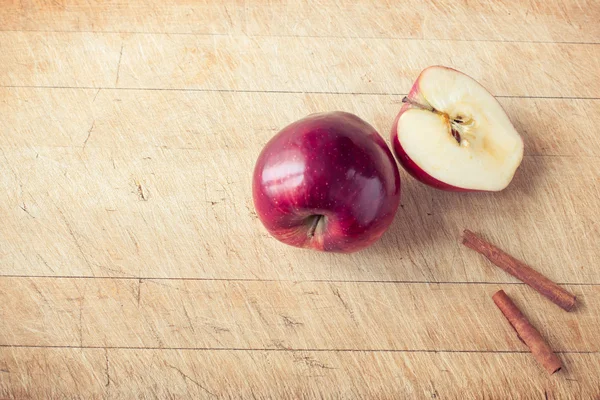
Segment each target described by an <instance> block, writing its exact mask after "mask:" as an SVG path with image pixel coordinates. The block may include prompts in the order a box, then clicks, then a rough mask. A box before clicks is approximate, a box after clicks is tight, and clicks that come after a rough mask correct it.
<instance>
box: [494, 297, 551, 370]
mask: <svg viewBox="0 0 600 400" xmlns="http://www.w3.org/2000/svg"><path fill="white" fill-rule="evenodd" d="M492 299H493V300H494V303H496V305H497V306H498V308H499V309H500V311H502V314H504V316H505V317H506V319H507V320H508V322H510V324H511V325H512V327H513V328H514V329H515V331H516V332H517V335H519V337H520V338H521V340H522V341H523V342H524V343H525V344H526V345H527V347H529V349H530V350H531V353H532V354H533V356H534V357H535V359H536V360H537V362H539V363H540V364H541V365H542V367H544V369H545V370H546V371H548V373H549V374H550V375H552V374H553V373H555V372H557V371H560V369H561V368H562V364H561V362H560V360H559V359H558V357H557V356H556V354H554V352H553V351H552V349H551V348H550V346H549V345H548V343H546V341H545V340H544V338H543V337H542V335H540V333H539V332H538V331H537V330H536V329H535V328H534V327H533V325H531V324H530V323H529V321H528V320H527V318H525V316H524V315H523V313H522V312H521V310H519V308H518V307H517V306H516V305H515V303H513V302H512V300H511V299H510V297H508V296H507V295H506V293H504V290H499V291H497V292H496V294H494V295H493V296H492Z"/></svg>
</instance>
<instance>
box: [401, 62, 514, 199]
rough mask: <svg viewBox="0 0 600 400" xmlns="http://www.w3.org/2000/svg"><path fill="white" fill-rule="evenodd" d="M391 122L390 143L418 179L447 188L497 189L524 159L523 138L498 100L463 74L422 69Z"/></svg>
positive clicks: (449, 70)
mask: <svg viewBox="0 0 600 400" xmlns="http://www.w3.org/2000/svg"><path fill="white" fill-rule="evenodd" d="M403 103H404V105H403V106H402V109H401V110H400V113H399V114H398V116H397V117H396V120H395V122H394V124H393V125H392V137H391V140H392V147H393V150H394V153H395V154H396V157H397V158H398V161H399V162H400V164H401V165H402V166H403V167H404V169H405V170H406V171H407V172H408V173H410V174H411V175H412V176H413V177H414V178H416V179H418V180H419V181H421V182H423V183H425V184H427V185H429V186H432V187H434V188H437V189H442V190H449V191H499V190H502V189H504V188H506V187H507V186H508V184H509V183H510V182H511V180H512V178H513V176H514V174H515V172H516V170H517V168H518V167H519V165H520V164H521V160H522V159H523V140H522V139H521V136H520V135H519V133H518V132H517V131H516V130H515V128H514V127H513V125H512V123H511V122H510V120H509V119H508V116H507V115H506V113H505V112H504V110H503V109H502V106H501V105H500V103H498V101H497V100H496V99H495V98H494V96H492V95H491V94H490V92H488V91H487V90H486V89H485V88H484V87H483V86H482V85H480V84H479V83H478V82H477V81H475V80H474V79H473V78H471V77H470V76H468V75H465V74H463V73H462V72H459V71H457V70H454V69H452V68H447V67H442V66H432V67H428V68H426V69H425V70H423V71H422V72H421V74H420V75H419V77H418V78H417V81H416V82H415V84H414V85H413V87H412V89H411V91H410V93H409V95H408V96H407V97H405V98H404V99H403Z"/></svg>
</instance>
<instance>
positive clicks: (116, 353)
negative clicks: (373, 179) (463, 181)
mask: <svg viewBox="0 0 600 400" xmlns="http://www.w3.org/2000/svg"><path fill="white" fill-rule="evenodd" d="M458 3H460V4H458ZM599 21H600V3H598V2H597V1H594V0H590V1H585V0H578V1H576V0H573V1H558V0H550V1H539V0H527V1H518V0H509V1H505V2H476V1H464V2H456V1H450V0H447V1H446V0H444V1H414V2H409V1H400V2H397V1H391V0H372V1H367V0H358V1H354V2H349V1H348V2H347V1H337V0H321V1H318V2H309V1H293V0H273V1H264V0H245V1H241V0H225V1H219V2H217V1H214V2H213V1H209V0H205V1H199V2H196V1H185V0H179V1H175V2H164V1H159V0H154V1H151V2H141V1H130V2H126V1H109V2H104V1H93V0H92V1H60V0H59V1H0V187H1V188H2V190H0V221H1V223H0V398H5V397H6V398H10V399H13V398H14V399H29V398H31V399H38V398H46V399H66V398H86V399H87V398H93V399H127V398H149V399H153V398H160V399H164V398H222V397H225V398H229V397H233V398H238V397H241V398H252V397H256V398H426V399H431V398H434V399H454V398H492V399H500V398H503V399H504V398H523V399H529V398H539V399H596V398H598V396H600V333H599V332H600V311H599V310H600V308H599V304H600V269H599V268H598V266H597V262H598V261H597V260H598V259H600V246H598V242H599V239H600V225H599V223H598V215H599V214H600V178H599V177H600V162H599V158H598V157H599V156H600V150H599V149H600V135H599V134H598V132H599V131H598V126H600V22H599ZM432 64H444V65H448V66H453V67H455V68H458V69H461V70H463V71H464V72H466V73H468V74H470V75H471V76H473V77H474V78H476V79H478V80H480V81H481V82H482V83H484V84H485V85H486V86H487V87H488V88H489V89H490V91H491V92H492V93H493V94H495V95H497V96H498V97H499V101H500V102H501V103H502V105H503V107H505V109H506V111H507V113H508V114H509V116H510V118H511V120H512V121H513V122H514V124H515V126H516V128H517V129H518V130H519V131H520V132H521V133H522V135H523V137H524V140H525V144H526V150H525V158H524V161H523V164H522V167H521V168H520V170H519V172H518V174H517V176H516V178H515V180H514V182H513V184H512V185H511V186H510V187H509V188H508V189H507V190H506V191H504V192H502V193H497V194H456V193H444V192H439V191H435V190H433V189H429V188H427V187H424V186H423V185H420V184H418V183H416V182H415V181H414V180H412V179H411V178H410V177H408V176H407V175H406V174H405V173H404V172H403V171H401V173H402V178H403V183H402V184H403V198H402V208H401V209H400V210H399V213H398V216H397V218H396V220H395V222H394V224H393V225H392V227H391V228H390V230H389V231H388V232H387V233H386V235H385V236H384V237H383V238H382V240H381V241H380V242H378V243H377V244H375V245H374V246H373V247H372V248H370V249H367V250H365V251H363V252H361V253H357V254H352V255H331V254H321V253H312V252H307V251H302V250H297V249H292V248H289V247H285V246H283V245H281V244H279V243H277V242H276V241H275V240H273V239H271V238H270V237H269V236H268V235H267V234H266V232H265V231H264V229H263V228H262V226H261V225H260V222H259V221H258V220H257V218H256V215H255V214H254V212H253V205H252V200H251V190H250V182H251V173H252V168H253V164H254V161H255V159H256V157H257V155H258V152H259V151H260V149H261V147H262V146H263V145H264V144H265V143H266V142H267V140H269V138H270V137H272V135H273V134H275V133H276V132H277V131H278V130H279V129H280V128H281V127H283V126H285V125H286V124H288V123H289V122H291V121H293V120H295V119H298V118H300V117H302V116H304V115H306V114H309V113H312V112H316V111H327V110H338V109H339V110H345V111H349V112H353V113H355V114H358V115H360V116H361V117H362V118H364V119H366V120H367V121H369V122H371V123H372V124H373V125H374V126H375V127H376V128H377V129H378V130H379V131H380V132H381V134H382V135H383V136H384V137H385V138H386V139H387V136H388V132H389V130H390V127H391V123H392V121H393V118H394V117H395V115H396V113H397V111H398V110H399V108H400V100H401V99H402V96H403V94H404V93H406V92H407V91H408V89H409V88H410V85H411V84H412V81H413V80H414V79H415V78H416V76H417V75H418V73H419V71H420V70H421V69H422V68H424V67H426V66H428V65H432ZM464 228H469V229H471V230H473V231H476V232H479V233H481V234H483V235H484V236H485V237H487V238H488V239H490V240H491V241H492V242H494V243H496V244H498V245H500V246H501V247H502V248H503V249H505V250H506V251H507V252H509V253H511V254H513V255H514V256H516V257H518V258H520V259H523V260H526V261H527V262H528V263H530V264H531V265H532V266H533V267H534V268H536V269H538V270H539V271H540V272H542V273H544V274H545V275H547V276H549V277H550V278H551V279H553V280H556V281H558V282H560V283H562V284H565V285H566V287H567V288H568V289H569V290H571V291H572V292H573V293H575V294H576V295H577V296H578V299H580V303H581V305H580V307H579V308H578V309H577V310H576V311H575V312H573V313H566V312H564V311H562V310H561V309H559V308H558V307H556V306H554V305H552V304H550V303H548V301H547V300H545V299H543V298H542V297H541V296H539V295H538V294H536V293H535V292H533V291H532V290H531V289H529V288H528V287H526V286H524V285H522V284H520V283H518V282H516V281H515V280H514V279H512V278H511V277H509V276H507V275H506V274H504V273H503V272H502V271H500V270H498V269H495V268H494V267H492V266H490V265H489V263H487V262H486V261H485V260H484V259H483V257H481V256H478V255H477V254H474V253H473V252H472V251H470V250H468V249H466V248H463V247H462V246H461V245H460V244H459V236H460V232H461V231H462V229H464ZM500 288H503V289H504V290H506V291H507V293H508V294H509V295H511V297H514V299H515V301H516V302H517V304H518V305H519V306H520V307H522V308H523V310H524V312H525V313H526V314H527V316H528V317H529V318H530V319H531V321H532V322H533V323H534V324H535V325H536V326H537V327H538V328H539V330H540V332H541V333H542V334H543V335H544V336H545V337H546V338H548V340H549V342H550V344H551V345H552V347H553V348H554V349H556V350H557V351H558V354H559V357H560V358H561V359H562V360H563V361H564V364H565V369H564V370H563V371H561V372H559V373H558V374H556V375H554V376H547V374H546V373H545V372H544V371H543V370H542V369H541V368H540V367H539V366H538V365H536V363H535V361H534V360H533V358H532V357H531V355H530V354H529V353H528V352H527V348H526V347H525V346H524V345H523V344H522V343H521V342H520V341H519V340H518V339H517V338H516V336H515V334H514V333H513V332H512V331H511V328H510V326H509V325H508V324H507V323H506V321H505V320H504V318H503V317H502V315H501V314H500V312H499V311H498V310H496V309H495V306H494V304H493V302H492V301H491V295H492V294H493V293H494V292H495V291H496V290H498V289H500Z"/></svg>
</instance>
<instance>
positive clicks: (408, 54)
mask: <svg viewBox="0 0 600 400" xmlns="http://www.w3.org/2000/svg"><path fill="white" fill-rule="evenodd" d="M121 37H122V39H121ZM40 38H43V40H42V41H41V42H40ZM88 38H91V39H90V41H88ZM0 42H3V43H6V45H3V52H2V53H0V68H1V69H0V85H4V86H7V85H8V86H12V85H17V86H19V85H25V86H30V85H31V86H73V87H75V86H77V87H79V86H85V87H121V88H161V89H197V90H229V91H271V92H279V91H291V92H350V93H396V94H401V93H406V92H407V91H408V90H409V88H410V86H411V85H412V83H413V81H414V80H415V79H416V77H417V76H418V74H419V72H420V71H421V70H422V69H423V68H425V67H427V66H429V65H433V64H442V65H447V66H451V67H454V68H458V69H460V70H462V71H463V72H465V73H467V74H469V75H471V76H472V77H473V78H475V79H477V80H479V81H481V82H482V83H483V84H484V85H485V86H486V87H487V88H488V89H489V90H490V91H491V92H492V93H493V94H494V95H498V96H538V97H539V96H542V97H544V96H549V97H557V96H558V97H586V98H599V97H600V83H598V82H599V81H600V79H598V78H599V75H600V72H599V71H600V69H599V68H598V60H599V59H600V46H596V45H591V44H557V43H500V42H485V43H484V42H457V41H455V42H446V41H443V42H440V41H433V40H425V41H414V40H404V39H348V38H296V37H247V36H229V37H225V36H213V37H204V36H188V35H177V36H168V35H151V34H127V35H117V34H108V33H102V34H100V33H97V34H90V33H45V34H41V33H36V32H1V33H0ZM40 43H44V44H43V47H42V48H40ZM90 43H92V44H93V45H91V44H90ZM120 45H121V46H122V47H121V48H120ZM86 47H87V48H94V49H95V51H94V52H91V51H86ZM42 49H43V50H42ZM97 52H100V54H104V53H108V54H107V57H106V58H105V57H104V56H102V57H97V54H98V53H97ZM82 54H83V55H84V57H86V58H87V59H89V61H88V60H86V59H85V58H84V60H82V61H81V62H79V61H78V62H79V64H78V66H79V67H80V69H79V70H78V71H73V73H72V74H71V73H61V72H62V69H63V68H72V67H71V66H70V65H69V63H70V62H71V61H70V60H78V59H79V57H80V56H81V55H82ZM507 54H510V55H511V57H512V58H511V61H510V62H504V60H505V58H506V55H507ZM38 60H43V61H44V62H45V64H44V67H45V68H46V70H45V71H42V72H45V73H39V71H38V70H37V69H36V68H35V67H31V66H32V65H33V66H35V65H36V63H38ZM99 60H103V61H105V62H104V63H102V64H100V63H99ZM64 65H66V67H64ZM497 65H502V66H503V68H502V69H501V71H498V69H497V68H496V66H497ZM532 65H535V68H533V67H532ZM27 66H29V67H30V68H29V69H27V68H23V67H27ZM15 68H16V69H15ZM333 71H335V73H333ZM266 77H268V79H266ZM557 82H560V84H557Z"/></svg>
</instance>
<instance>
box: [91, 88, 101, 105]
mask: <svg viewBox="0 0 600 400" xmlns="http://www.w3.org/2000/svg"><path fill="white" fill-rule="evenodd" d="M101 90H102V88H100V89H98V91H97V92H96V94H95V95H94V99H93V100H92V103H94V102H95V101H96V97H98V94H99V93H100V91H101Z"/></svg>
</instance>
